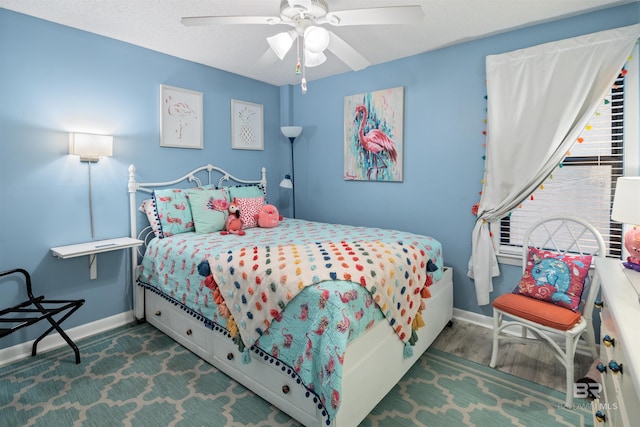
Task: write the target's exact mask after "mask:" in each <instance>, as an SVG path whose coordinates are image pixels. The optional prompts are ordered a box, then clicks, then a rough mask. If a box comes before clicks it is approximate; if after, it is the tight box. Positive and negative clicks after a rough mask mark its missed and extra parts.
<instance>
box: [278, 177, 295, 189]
mask: <svg viewBox="0 0 640 427" xmlns="http://www.w3.org/2000/svg"><path fill="white" fill-rule="evenodd" d="M280 187H282V188H287V189H292V188H293V182H291V177H290V176H289V175H287V176H285V177H284V178H283V180H282V181H280Z"/></svg>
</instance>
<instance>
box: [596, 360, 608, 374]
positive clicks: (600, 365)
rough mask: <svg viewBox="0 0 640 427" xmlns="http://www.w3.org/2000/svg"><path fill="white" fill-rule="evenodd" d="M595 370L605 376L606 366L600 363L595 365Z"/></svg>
mask: <svg viewBox="0 0 640 427" xmlns="http://www.w3.org/2000/svg"><path fill="white" fill-rule="evenodd" d="M596 369H598V372H600V373H601V374H606V373H607V365H605V364H604V363H602V362H600V363H598V364H597V365H596Z"/></svg>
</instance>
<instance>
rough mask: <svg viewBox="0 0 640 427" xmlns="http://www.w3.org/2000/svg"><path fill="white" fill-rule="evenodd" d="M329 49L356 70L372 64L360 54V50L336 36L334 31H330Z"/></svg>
mask: <svg viewBox="0 0 640 427" xmlns="http://www.w3.org/2000/svg"><path fill="white" fill-rule="evenodd" d="M327 49H329V51H330V52H331V53H333V54H334V55H335V56H337V57H338V59H340V60H341V61H342V62H344V63H345V64H347V65H348V66H349V68H351V69H352V70H354V71H358V70H362V69H364V68H367V67H368V66H369V65H371V63H370V62H369V61H367V59H366V58H365V57H364V56H362V55H360V54H359V53H358V51H356V50H355V49H354V48H352V47H351V46H349V45H348V44H347V42H345V41H344V40H342V39H341V38H340V37H338V36H336V35H335V34H334V33H333V32H332V31H329V46H328V47H327Z"/></svg>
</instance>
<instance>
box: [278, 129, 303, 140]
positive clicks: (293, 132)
mask: <svg viewBox="0 0 640 427" xmlns="http://www.w3.org/2000/svg"><path fill="white" fill-rule="evenodd" d="M280 131H281V132H282V134H283V135H284V136H286V137H287V138H297V137H298V136H299V135H300V134H301V133H302V126H282V127H281V128H280Z"/></svg>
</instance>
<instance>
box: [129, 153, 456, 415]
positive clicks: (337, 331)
mask: <svg viewBox="0 0 640 427" xmlns="http://www.w3.org/2000/svg"><path fill="white" fill-rule="evenodd" d="M128 188H129V193H130V218H131V236H132V237H135V238H140V239H142V240H144V241H145V245H144V247H143V249H142V250H140V249H137V248H134V249H132V257H131V258H132V263H133V269H132V270H133V276H134V277H133V278H134V283H135V285H134V295H133V300H134V314H135V317H136V318H137V319H139V320H143V319H145V320H146V321H148V322H149V323H150V324H152V325H154V326H155V327H157V328H158V329H159V330H161V331H163V332H164V333H165V334H167V335H168V336H170V337H171V338H173V339H174V340H176V341H177V342H179V343H180V344H182V345H183V346H185V347H186V348H188V349H189V350H191V351H192V352H194V353H195V354H197V355H198V356H200V357H201V358H202V359H204V360H206V361H207V362H209V363H211V364H212V365H214V366H215V367H216V368H218V369H219V370H221V371H222V372H224V373H226V374H227V375H229V376H230V377H232V378H233V379H235V380H236V381H238V382H239V383H241V384H243V385H244V386H246V387H247V388H249V389H250V390H252V391H253V392H255V393H256V394H257V395H259V396H261V397H262V398H263V399H265V400H267V401H269V402H270V403H272V404H273V405H274V406H276V407H278V408H279V409H281V410H282V411H283V412H285V413H287V414H288V415H290V416H291V417H293V418H295V419H296V420H298V421H299V422H300V423H302V424H304V425H306V426H327V425H328V426H334V427H343V426H355V425H358V424H359V423H360V422H361V421H362V420H363V419H364V418H365V417H366V415H367V414H368V413H369V412H370V411H371V410H372V409H373V408H374V407H375V406H376V405H377V404H378V402H379V401H380V400H381V399H382V398H383V397H384V396H385V395H386V394H387V393H388V392H389V390H391V388H392V387H393V386H394V385H395V384H396V383H397V382H398V381H399V380H400V378H402V376H403V375H404V374H405V373H406V372H407V370H408V369H409V368H410V367H411V366H412V365H413V363H415V361H416V360H417V359H418V358H419V357H420V356H421V355H422V353H423V352H424V351H425V350H426V349H427V348H428V347H429V345H430V344H431V343H432V342H433V340H434V339H435V338H436V337H437V335H438V334H439V333H440V331H441V330H442V329H443V328H444V327H445V326H446V325H447V324H448V323H449V322H450V321H451V318H452V311H453V291H452V289H453V283H452V270H451V269H450V268H447V267H445V266H444V263H443V257H442V247H441V245H440V243H439V242H438V241H436V240H435V239H433V238H431V237H428V236H421V235H416V234H413V233H408V232H401V231H396V230H385V229H377V228H365V227H354V226H346V225H339V224H323V223H318V222H313V221H306V220H301V219H293V218H282V219H281V221H280V222H279V223H278V225H277V226H276V227H269V228H264V227H260V226H259V225H258V224H256V223H255V217H256V215H255V214H256V212H257V210H258V209H259V208H260V207H261V206H263V205H264V204H265V203H267V202H266V197H265V195H266V188H267V181H266V170H265V169H264V168H263V169H262V170H261V174H260V178H259V179H249V180H245V179H239V178H236V177H235V176H233V175H231V174H230V173H228V172H226V171H225V170H223V169H221V168H218V167H215V166H212V165H206V166H203V167H200V168H196V169H194V170H192V171H190V172H188V173H187V174H185V175H184V176H182V177H179V178H177V179H174V180H168V181H163V182H155V183H143V182H138V181H137V180H136V173H135V167H134V166H133V165H131V166H130V167H129V179H128ZM231 201H236V202H237V203H238V205H239V206H240V207H241V212H242V213H243V216H242V219H243V221H244V223H245V225H246V228H245V230H244V231H245V234H244V235H236V234H227V235H225V234H222V233H221V232H220V231H221V229H222V230H223V229H224V223H225V222H226V218H227V217H228V216H227V215H228V214H227V211H226V208H227V207H228V204H229V203H230V202H231ZM212 218H213V219H212Z"/></svg>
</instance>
